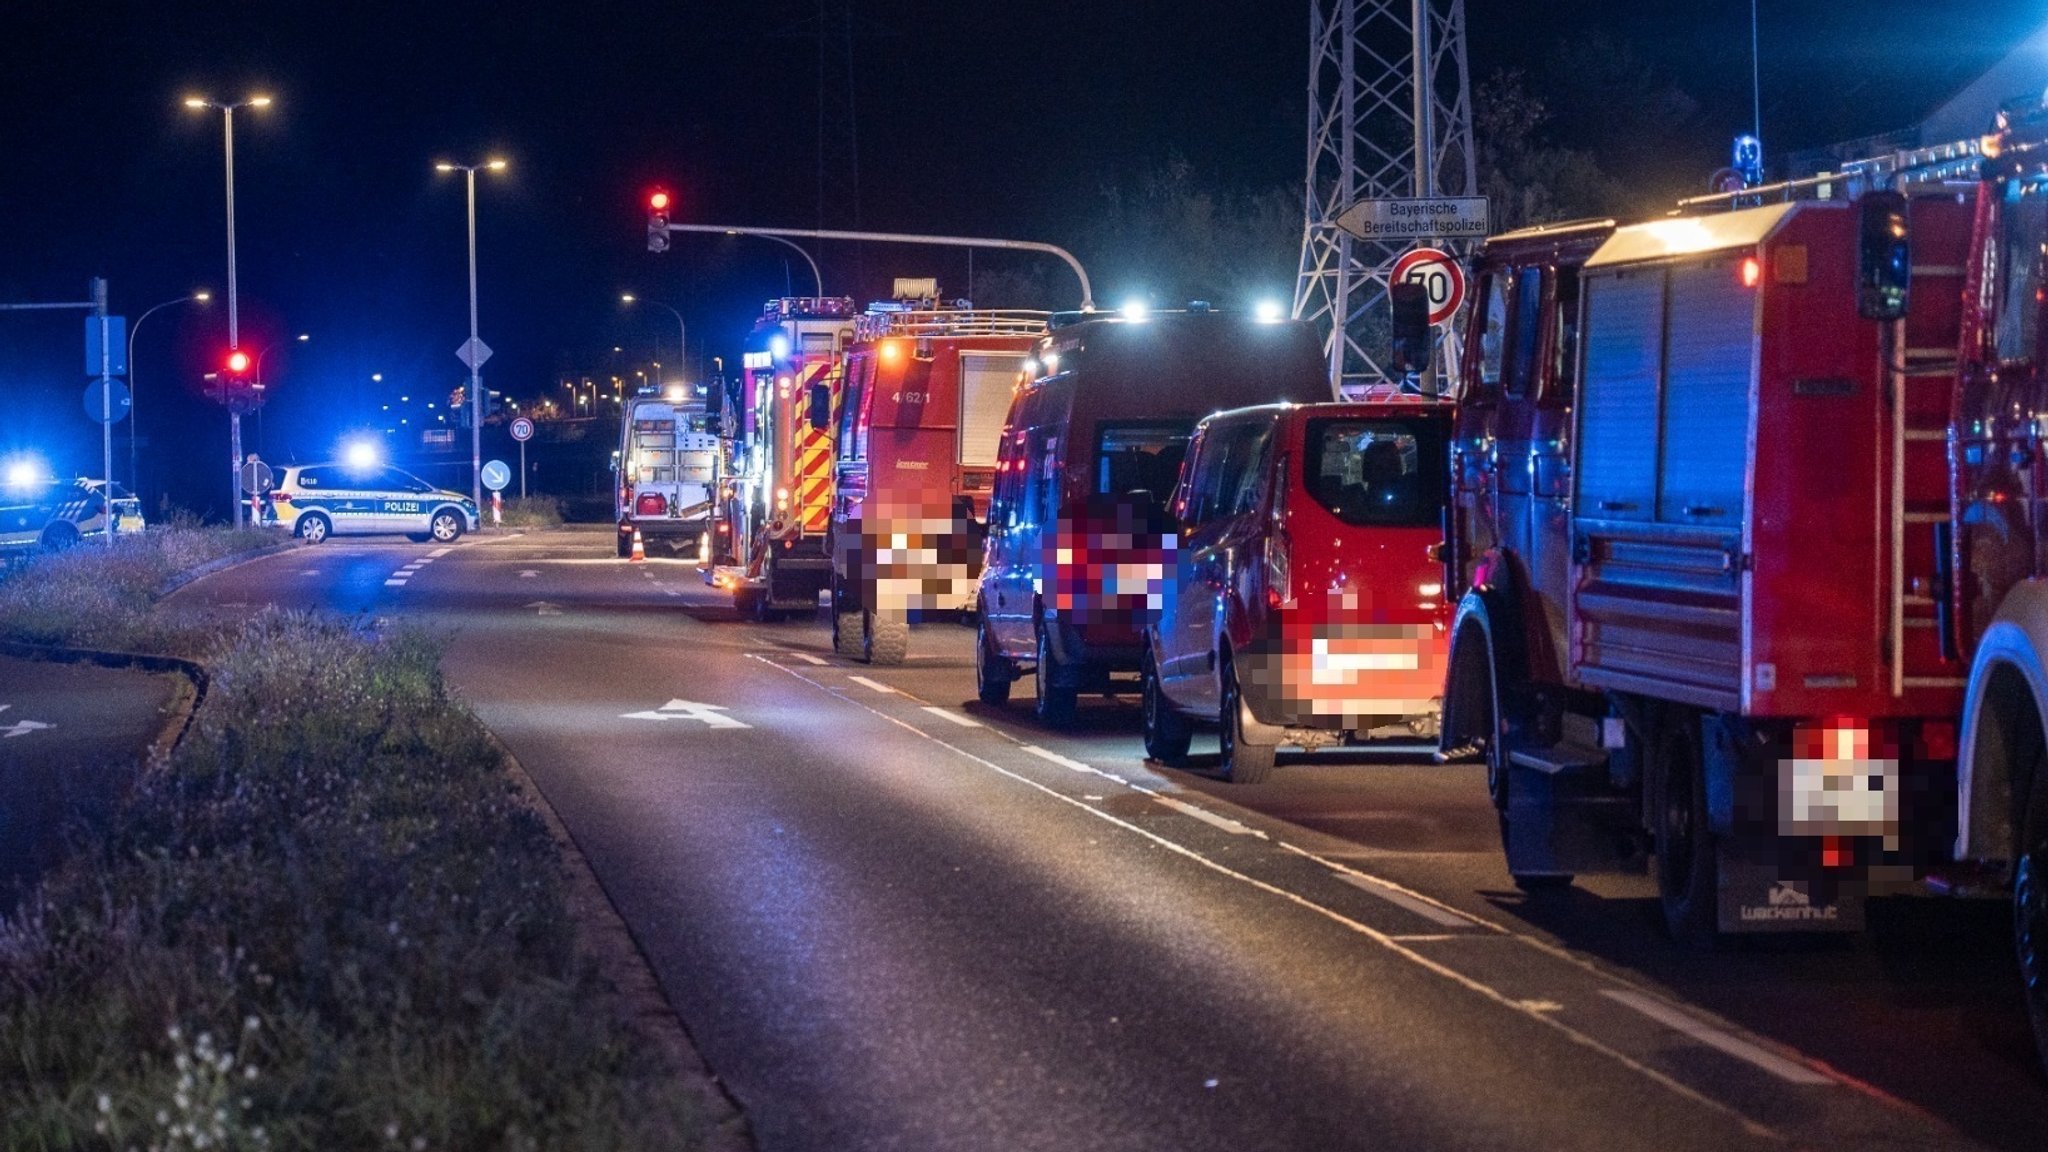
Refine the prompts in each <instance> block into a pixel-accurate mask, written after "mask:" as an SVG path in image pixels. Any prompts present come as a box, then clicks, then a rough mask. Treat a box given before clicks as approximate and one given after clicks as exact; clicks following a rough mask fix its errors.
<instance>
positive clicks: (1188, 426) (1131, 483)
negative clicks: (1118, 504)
mask: <svg viewBox="0 0 2048 1152" xmlns="http://www.w3.org/2000/svg"><path fill="white" fill-rule="evenodd" d="M1192 435H1194V425H1193V422H1192V421H1190V422H1188V423H1178V422H1164V421H1147V422H1142V423H1122V424H1104V425H1103V426H1102V436H1101V440H1100V441H1099V443H1098V445H1097V447H1096V453H1095V491H1096V492H1098V493H1100V494H1101V495H1104V496H1121V495H1123V494H1125V493H1126V492H1139V491H1145V492H1150V493H1152V494H1153V495H1154V496H1156V497H1158V498H1159V499H1161V500H1164V499H1165V498H1166V494H1167V493H1169V492H1171V491H1173V487H1174V484H1175V483H1176V482H1177V481H1178V480H1179V478H1180V462H1181V460H1182V458H1183V457H1185V456H1186V455H1187V454H1188V439H1189V437H1191V436H1192Z"/></svg>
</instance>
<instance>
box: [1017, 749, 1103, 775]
mask: <svg viewBox="0 0 2048 1152" xmlns="http://www.w3.org/2000/svg"><path fill="white" fill-rule="evenodd" d="M1021 747H1022V748H1023V749H1024V751H1026V752H1029V753H1031V754H1032V755H1033V756H1036V757H1038V758H1039V759H1040V760H1050V761H1052V762H1053V763H1055V764H1057V765H1059V766H1060V767H1062V768H1071V769H1073V770H1074V771H1076V772H1095V774H1096V775H1098V776H1100V775H1102V773H1100V772H1097V771H1096V768H1095V765H1093V764H1083V763H1081V762H1080V761H1079V760H1070V759H1068V758H1067V757H1065V756H1062V755H1060V754H1059V753H1057V752H1054V751H1053V750H1052V749H1050V748H1040V747H1039V746H1038V745H1036V744H1024V745H1021Z"/></svg>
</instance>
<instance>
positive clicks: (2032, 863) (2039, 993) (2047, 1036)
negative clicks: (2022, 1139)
mask: <svg viewBox="0 0 2048 1152" xmlns="http://www.w3.org/2000/svg"><path fill="white" fill-rule="evenodd" d="M2044 770H2048V764H2044V763H2042V762H2040V761H2037V762H2036V763H2035V766H2034V774H2033V780H2034V783H2033V786H2032V788H2031V789H2030V791H2031V799H2030V802H2029V803H2028V805H2027V816H2026V820H2025V821H2024V822H2023V824H2022V827H2021V830H2020V841H2019V852H2018V853H2017V855H2018V860H2017V861H2015V863H2014V866H2013V882H2012V920H2013V925H2012V926H2013V943H2014V945H2015V946H2016V948H2017V949H2018V952H2019V962H2020V988H2021V991H2022V994H2023V995H2024V997H2025V999H2026V1004H2027V1020H2028V1022H2030V1023H2031V1024H2033V1026H2034V1048H2035V1050H2036V1051H2037V1052H2038V1053H2039V1054H2040V1057H2041V1064H2042V1066H2043V1067H2044V1068H2048V774H2044Z"/></svg>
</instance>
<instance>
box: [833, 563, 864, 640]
mask: <svg viewBox="0 0 2048 1152" xmlns="http://www.w3.org/2000/svg"><path fill="white" fill-rule="evenodd" d="M860 641H861V623H860V608H859V606H857V605H856V604H854V602H853V597H851V596H849V595H847V593H846V586H845V585H844V584H841V583H840V582H839V581H838V580H837V579H834V580H833V581H832V651H834V652H837V653H838V654H840V655H841V656H844V657H846V658H847V659H849V660H858V659H860V656H861V652H860Z"/></svg>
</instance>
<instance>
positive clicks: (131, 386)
mask: <svg viewBox="0 0 2048 1152" xmlns="http://www.w3.org/2000/svg"><path fill="white" fill-rule="evenodd" d="M211 299H213V293H211V292H208V291H206V290H205V289H204V288H202V289H200V290H199V291H197V292H193V293H191V294H189V295H185V296H180V297H178V298H177V299H176V300H166V301H164V302H163V303H161V304H152V305H150V306H149V307H148V308H145V309H143V312H142V315H140V316H137V317H136V318H135V323H133V324H130V325H129V326H128V398H129V399H128V483H129V484H130V485H132V486H133V487H134V489H135V498H136V499H137V500H140V499H142V473H141V471H140V470H139V469H137V467H136V464H135V441H136V439H137V437H139V436H140V435H141V434H142V429H141V426H140V425H138V424H136V422H135V400H136V398H137V397H138V395H139V392H138V390H137V389H136V387H135V334H136V333H137V332H140V331H142V322H143V321H144V320H147V319H149V317H150V315H151V314H152V313H154V312H156V311H157V310H158V309H160V308H169V307H170V306H171V305H173V304H204V303H206V302H207V301H209V300H211Z"/></svg>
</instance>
